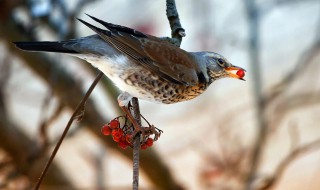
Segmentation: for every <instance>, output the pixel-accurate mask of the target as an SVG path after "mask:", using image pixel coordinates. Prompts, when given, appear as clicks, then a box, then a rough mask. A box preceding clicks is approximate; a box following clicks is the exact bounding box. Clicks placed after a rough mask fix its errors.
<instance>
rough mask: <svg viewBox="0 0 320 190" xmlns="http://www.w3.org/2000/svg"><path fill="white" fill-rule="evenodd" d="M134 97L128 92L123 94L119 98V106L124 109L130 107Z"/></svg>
mask: <svg viewBox="0 0 320 190" xmlns="http://www.w3.org/2000/svg"><path fill="white" fill-rule="evenodd" d="M132 98H133V97H132V96H131V95H130V94H129V93H128V92H123V93H121V94H120V95H119V96H118V104H119V106H120V107H121V108H122V107H128V106H129V103H130V101H131V99H132Z"/></svg>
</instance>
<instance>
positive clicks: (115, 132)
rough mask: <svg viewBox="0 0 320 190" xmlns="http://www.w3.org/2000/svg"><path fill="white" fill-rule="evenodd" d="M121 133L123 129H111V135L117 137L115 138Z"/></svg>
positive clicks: (119, 136)
mask: <svg viewBox="0 0 320 190" xmlns="http://www.w3.org/2000/svg"><path fill="white" fill-rule="evenodd" d="M122 135H123V131H122V130H121V129H114V130H113V131H112V136H113V137H117V138H119V139H120V138H121V136H122Z"/></svg>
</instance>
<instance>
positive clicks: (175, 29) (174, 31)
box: [166, 0, 186, 47]
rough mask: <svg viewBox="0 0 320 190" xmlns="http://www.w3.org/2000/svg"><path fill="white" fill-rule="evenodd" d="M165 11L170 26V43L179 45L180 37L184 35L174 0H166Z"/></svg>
mask: <svg viewBox="0 0 320 190" xmlns="http://www.w3.org/2000/svg"><path fill="white" fill-rule="evenodd" d="M166 5H167V9H166V13H167V17H168V20H169V24H170V28H171V37H172V39H171V40H169V41H170V42H171V43H172V44H174V45H176V46H178V47H180V44H181V42H182V37H185V36H186V33H185V30H184V29H183V28H182V26H181V23H180V19H179V14H178V11H177V7H176V2H175V0H166Z"/></svg>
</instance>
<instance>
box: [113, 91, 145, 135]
mask: <svg viewBox="0 0 320 190" xmlns="http://www.w3.org/2000/svg"><path fill="white" fill-rule="evenodd" d="M131 99H132V96H131V95H130V94H129V93H128V92H123V93H121V94H120V95H119V96H118V104H119V106H120V108H121V109H122V111H123V112H124V113H125V114H126V115H127V116H128V118H129V120H130V121H131V123H132V125H133V127H134V130H133V133H132V139H133V138H134V137H135V136H136V135H137V134H138V133H140V132H141V134H142V136H143V137H144V136H145V135H144V134H145V130H144V129H143V128H142V127H141V126H140V125H139V124H138V123H137V121H136V120H135V118H134V117H133V116H132V114H131V112H130V110H129V109H128V108H129V104H130V101H131Z"/></svg>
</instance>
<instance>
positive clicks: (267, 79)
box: [0, 0, 320, 190]
mask: <svg viewBox="0 0 320 190" xmlns="http://www.w3.org/2000/svg"><path fill="white" fill-rule="evenodd" d="M176 4H177V9H178V12H179V16H180V20H181V24H182V26H183V27H184V29H185V30H186V34H187V36H186V37H185V38H184V39H183V42H182V45H181V48H183V49H185V50H187V51H204V50H208V51H214V52H217V53H219V54H222V55H224V56H225V57H226V58H227V59H228V60H229V61H230V62H231V63H233V64H234V65H237V66H240V67H243V68H246V70H247V73H246V77H245V78H246V82H244V81H240V80H234V79H223V80H219V81H216V82H214V83H213V84H212V85H211V86H210V88H209V89H208V90H207V91H206V92H205V93H204V94H203V95H201V96H200V97H198V98H196V99H194V100H191V101H188V102H183V103H178V104H173V105H159V104H154V103H150V102H146V101H140V107H141V113H142V114H143V115H144V117H146V118H147V119H148V121H149V122H151V123H152V124H154V125H155V126H156V127H158V128H160V129H162V130H163V131H164V133H163V134H162V136H161V138H160V139H159V140H158V141H157V142H156V143H155V144H154V146H153V147H152V148H150V149H148V150H145V151H141V175H140V186H141V189H214V190H241V189H255V190H257V189H275V190H283V189H290V190H302V189H303V190H318V189H320V181H319V176H320V117H319V116H320V75H319V73H320V64H319V63H320V1H319V0H256V1H253V0H231V1H223V0H211V1H207V0H197V1H192V0H176ZM84 13H88V14H90V15H93V16H95V17H97V18H100V19H102V20H105V21H107V22H111V23H115V24H121V25H125V26H128V27H132V28H135V29H137V30H140V31H143V32H145V33H149V34H152V35H155V36H161V37H163V36H170V35H171V31H170V27H169V23H168V20H167V17H166V2H165V1H164V0H162V1H160V0H158V1H154V0H70V1H63V0H51V1H50V0H24V1H23V0H10V1H9V0H1V1H0V189H28V188H29V187H31V186H33V185H34V184H35V182H36V180H37V178H38V177H39V175H40V173H41V170H42V169H43V167H44V165H45V163H46V161H47V159H48V156H49V155H50V153H51V151H52V149H53V146H54V145H55V144H56V142H57V139H58V137H59V136H60V135H61V133H62V131H63V129H64V127H65V125H66V123H67V121H68V119H69V118H70V116H71V114H72V112H73V110H74V108H75V107H76V106H77V104H78V103H79V102H80V100H81V98H82V97H83V95H84V93H85V91H86V90H87V89H88V87H89V86H90V84H91V83H92V81H93V80H94V78H95V76H96V75H97V73H98V72H97V70H96V69H94V68H92V67H91V66H90V64H88V63H86V62H83V61H81V60H79V59H76V58H72V57H69V56H67V55H59V54H52V53H29V52H22V51H20V50H18V49H16V48H15V47H14V45H13V44H12V43H11V42H13V41H36V40H46V41H48V40H65V39H70V38H76V37H81V36H87V35H91V34H93V32H92V31H91V30H90V29H88V28H87V27H85V26H84V25H82V24H81V23H79V22H77V20H76V19H75V18H81V19H84V20H86V21H89V22H91V20H90V19H89V18H88V17H87V16H86V15H84ZM97 26H98V25H97ZM118 93H119V92H118V90H117V89H116V88H114V86H113V85H112V83H111V82H110V81H109V80H108V79H107V78H106V77H104V78H103V80H101V81H100V83H99V85H98V87H97V88H96V89H95V90H94V92H93V94H92V96H91V98H90V101H88V102H87V104H86V108H85V114H84V117H83V119H82V120H81V121H80V122H78V123H74V124H73V126H72V128H71V131H70V133H69V134H68V135H67V139H65V141H64V142H63V144H62V146H61V148H60V150H59V152H58V154H57V156H56V158H55V161H54V163H53V165H52V166H51V168H50V169H49V173H48V175H47V176H46V178H45V180H44V182H43V183H42V186H41V189H131V183H132V161H131V156H132V155H131V154H132V153H131V152H132V149H127V150H122V149H120V148H119V147H118V146H117V144H116V143H115V142H113V141H112V139H111V137H106V136H102V135H101V133H100V129H101V127H102V125H103V124H104V123H107V122H108V121H109V120H110V119H112V118H114V117H116V116H118V115H121V114H122V113H121V112H120V111H119V108H118V107H117V101H116V97H117V95H118Z"/></svg>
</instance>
